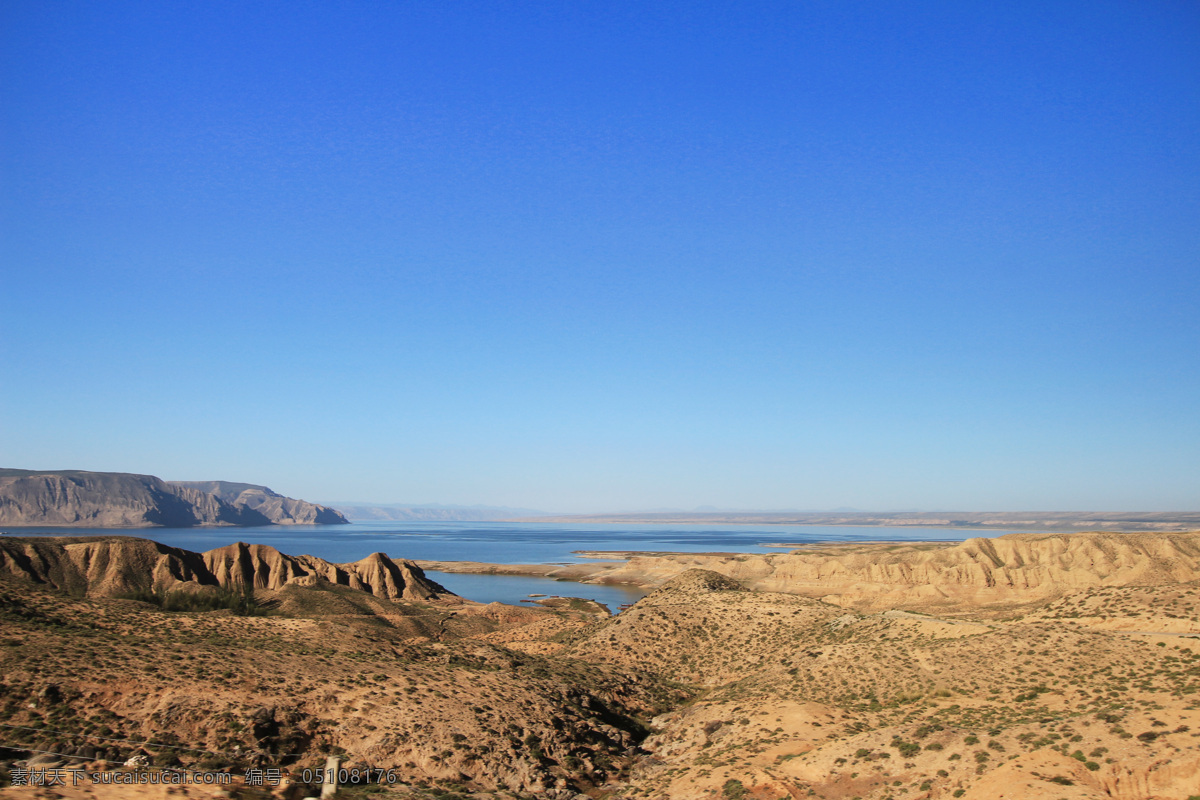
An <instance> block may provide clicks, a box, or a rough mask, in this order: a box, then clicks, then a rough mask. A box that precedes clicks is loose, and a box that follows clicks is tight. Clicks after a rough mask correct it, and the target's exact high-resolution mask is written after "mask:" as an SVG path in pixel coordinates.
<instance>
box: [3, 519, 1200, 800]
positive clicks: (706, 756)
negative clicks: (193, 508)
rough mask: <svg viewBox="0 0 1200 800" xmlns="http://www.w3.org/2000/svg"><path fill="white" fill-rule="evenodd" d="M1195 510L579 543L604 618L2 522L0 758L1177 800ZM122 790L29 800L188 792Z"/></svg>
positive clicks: (1195, 673) (1189, 786)
mask: <svg viewBox="0 0 1200 800" xmlns="http://www.w3.org/2000/svg"><path fill="white" fill-rule="evenodd" d="M1197 536H1198V535H1197V534H1191V535H1166V534H1137V535H1132V536H1128V537H1122V536H1118V535H1114V534H1107V533H1105V534H1084V535H1072V536H1063V535H1051V536H1045V537H1021V536H1016V537H1003V539H1002V540H973V541H971V542H966V543H963V544H962V545H956V546H951V547H936V548H934V547H926V546H919V545H904V546H899V547H894V546H888V545H877V546H874V547H871V546H865V545H856V546H849V547H833V548H814V549H812V550H809V551H807V552H800V553H794V554H778V555H770V556H761V557H760V556H752V557H747V559H749V560H747V561H740V560H738V557H732V556H719V555H710V556H679V555H677V556H669V557H668V556H659V557H656V558H655V559H654V560H653V561H652V565H651V566H653V569H651V568H650V566H646V565H640V566H637V565H634V561H635V560H631V561H629V562H628V563H625V564H623V565H607V566H604V567H602V570H605V571H608V572H610V573H611V572H612V571H615V570H619V569H625V570H632V569H635V568H636V569H637V570H638V571H639V574H641V575H642V576H643V578H645V577H646V576H647V575H653V576H654V579H655V580H656V581H658V588H657V589H656V590H655V591H653V592H652V593H651V594H649V595H648V596H647V597H645V598H644V599H643V600H641V601H640V602H638V603H637V604H635V605H634V606H633V607H632V608H630V609H629V610H627V611H625V612H623V613H621V614H619V615H617V616H615V617H605V616H603V615H598V614H597V613H596V611H595V609H592V608H584V607H583V605H584V604H580V607H579V608H576V607H575V605H576V604H572V603H569V602H560V603H556V604H552V605H551V606H549V607H532V608H518V607H513V606H503V605H500V604H491V605H479V604H475V603H471V602H469V601H464V600H462V599H461V598H457V597H454V596H453V595H450V594H449V593H446V592H444V590H441V587H438V586H436V584H431V583H429V582H428V581H426V580H425V579H424V576H423V575H422V573H421V572H420V569H419V568H418V567H417V566H415V565H411V564H408V563H407V562H404V561H403V560H399V559H390V558H387V557H386V556H382V555H376V556H372V557H371V558H368V559H364V560H363V561H360V562H356V563H355V564H342V565H334V564H328V563H327V562H323V561H320V560H319V559H311V558H308V557H293V556H287V555H284V554H281V553H278V552H276V551H274V550H272V549H271V548H265V547H258V546H254V545H235V546H231V547H228V548H222V549H220V550H214V551H210V552H209V553H203V554H200V553H188V552H187V551H180V550H175V549H172V548H163V547H162V546H160V545H155V544H153V543H148V542H144V541H142V540H136V539H129V538H126V537H101V538H100V539H98V540H87V539H84V538H79V539H67V540H55V541H50V540H41V541H33V542H30V541H29V540H17V539H12V540H7V541H5V540H3V539H0V542H2V543H3V548H2V549H0V553H4V554H5V555H4V556H3V558H4V560H3V561H2V562H0V565H2V568H0V634H2V635H0V676H2V677H0V723H2V724H3V726H4V727H3V728H2V729H0V730H5V731H8V733H7V734H5V735H4V737H3V740H2V741H3V743H4V744H3V747H7V748H8V749H7V750H5V749H0V763H4V764H5V765H6V766H7V769H8V770H9V773H10V774H11V773H12V771H13V770H14V769H16V768H17V767H18V766H22V765H28V764H29V763H30V762H32V763H34V764H35V765H36V764H42V765H43V766H45V765H47V764H53V765H67V764H87V765H89V767H88V768H89V769H117V770H123V769H127V770H131V771H137V770H138V769H141V770H142V771H153V770H162V769H168V768H176V769H178V768H189V769H224V770H232V771H233V772H234V773H235V774H236V775H237V776H238V778H237V780H236V782H235V785H234V786H233V787H232V788H231V789H228V790H222V791H223V795H221V796H226V797H228V796H242V797H248V798H249V797H257V798H267V797H271V798H276V800H282V798H284V797H288V798H291V797H303V796H306V795H307V794H316V793H317V787H315V786H314V785H311V784H310V785H307V786H301V785H295V786H292V787H290V788H284V787H279V788H276V789H269V788H259V787H254V786H246V785H244V781H243V779H242V778H241V776H242V775H244V774H245V771H246V770H247V769H248V768H252V767H257V766H263V767H270V766H278V767H283V768H287V769H289V770H291V771H292V772H293V774H296V775H297V776H301V775H302V774H303V769H304V768H305V767H308V768H310V770H311V769H315V768H316V767H319V766H320V765H321V764H323V763H324V759H325V757H326V756H328V755H330V754H337V755H340V756H341V757H342V758H343V759H344V761H345V764H346V765H347V766H349V767H358V768H362V767H366V766H371V767H373V768H378V769H384V770H387V771H388V772H387V773H386V774H388V775H390V777H391V779H392V781H393V782H392V783H390V784H388V783H385V784H383V785H380V784H374V785H364V786H357V787H350V788H343V789H342V790H341V792H340V793H339V796H344V797H355V798H365V797H379V798H397V799H399V798H413V799H415V798H441V799H442V800H455V798H464V797H474V798H506V800H513V799H515V798H535V797H536V798H550V799H551V800H567V799H568V798H572V799H574V800H582V798H584V797H587V798H596V799H597V800H599V799H600V798H608V800H617V799H618V798H624V799H625V800H632V798H639V800H640V799H641V798H654V800H676V799H677V798H682V799H684V800H687V799H689V798H697V799H698V800H699V799H705V800H708V799H711V800H739V799H740V800H780V798H808V797H815V798H830V800H835V799H836V800H854V798H860V799H861V800H900V798H903V799H904V800H924V799H925V798H936V799H938V800H940V799H941V798H966V799H967V800H985V799H986V800H991V798H1006V797H1007V798H1034V799H1035V800H1037V799H1042V798H1044V800H1057V799H1058V798H1097V799H1098V798H1120V799H1121V800H1141V799H1142V798H1158V799H1159V800H1189V798H1193V797H1194V796H1195V795H1197V794H1200V622H1198V620H1200V565H1198V563H1197V559H1196V553H1197V550H1196V542H1197ZM692 559H702V560H703V561H704V564H705V566H697V565H696V564H694V563H692ZM780 559H783V560H782V561H780ZM668 573H670V574H668ZM138 575H141V576H143V577H140V578H139V577H136V576H138ZM389 580H390V583H389ZM822 582H824V583H822ZM952 587H959V590H954V591H951V589H952ZM221 592H224V594H222V593H221ZM213 597H215V598H216V599H217V601H218V602H217V603H216V604H215V605H214V604H213V603H210V602H209V601H208V599H206V598H213ZM189 603H190V605H189ZM56 754H65V755H56ZM137 755H141V756H144V757H145V760H146V762H147V766H145V767H140V768H139V767H129V768H123V767H120V766H119V765H120V764H123V763H125V761H127V760H128V759H129V758H130V757H131V756H137ZM39 759H40V760H39ZM113 762H115V763H113ZM2 777H3V773H0V778H2ZM38 791H39V790H37V789H34V788H18V787H10V788H0V797H33V796H39V795H38ZM122 791H125V794H123V795H122V794H117V793H115V792H114V791H113V790H111V789H109V790H107V791H106V790H105V789H104V788H103V787H101V788H100V789H99V790H97V789H93V788H90V787H88V786H87V785H86V784H85V785H82V786H79V787H64V788H58V789H55V790H54V794H53V795H49V794H44V795H41V796H45V797H50V796H54V797H59V798H84V797H89V798H91V797H121V796H126V797H130V798H151V797H153V798H160V797H163V796H194V797H210V796H215V795H214V794H213V791H214V790H212V789H211V788H204V787H201V788H196V789H192V788H189V789H183V788H175V789H171V791H170V793H169V794H168V795H165V794H164V789H163V788H162V787H153V788H145V789H138V788H136V787H134V788H129V789H127V790H122ZM288 792H291V794H288Z"/></svg>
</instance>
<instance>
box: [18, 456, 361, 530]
mask: <svg viewBox="0 0 1200 800" xmlns="http://www.w3.org/2000/svg"><path fill="white" fill-rule="evenodd" d="M346 522H347V519H346V518H345V517H344V516H342V514H341V513H340V512H338V511H336V510H334V509H332V508H327V507H326V506H321V505H317V504H315V503H309V502H306V501H304V500H296V499H294V498H291V497H284V496H283V495H281V494H278V493H277V492H273V491H271V490H270V489H268V488H267V487H266V486H256V485H254V484H249V483H230V482H228V481H164V480H162V479H161V478H157V477H155V476H153V475H137V474H132V473H125V472H88V471H85V470H47V471H39V470H28V469H0V525H7V526H12V527H32V526H54V527H83V528H149V527H167V528H190V527H195V526H206V525H241V526H250V525H301V524H314V523H320V524H343V523H346Z"/></svg>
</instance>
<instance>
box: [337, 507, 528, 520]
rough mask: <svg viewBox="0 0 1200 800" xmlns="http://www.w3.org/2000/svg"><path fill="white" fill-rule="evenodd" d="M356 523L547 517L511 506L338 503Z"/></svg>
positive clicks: (348, 517) (347, 516) (341, 509)
mask: <svg viewBox="0 0 1200 800" xmlns="http://www.w3.org/2000/svg"><path fill="white" fill-rule="evenodd" d="M333 505H336V506H337V507H338V509H339V510H340V511H341V512H342V513H343V514H345V515H346V518H347V519H350V520H354V521H356V522H405V521H412V522H437V521H443V522H489V521H498V520H507V519H516V518H518V517H521V518H530V517H541V516H544V515H545V514H546V512H544V511H538V510H536V509H532V508H509V507H508V506H482V505H476V506H455V505H441V504H438V503H430V504H426V505H405V504H403V503H334V504H333Z"/></svg>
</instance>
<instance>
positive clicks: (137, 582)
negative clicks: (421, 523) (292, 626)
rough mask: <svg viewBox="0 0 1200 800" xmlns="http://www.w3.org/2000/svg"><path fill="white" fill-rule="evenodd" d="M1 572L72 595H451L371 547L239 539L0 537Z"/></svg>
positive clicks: (426, 598)
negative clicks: (338, 550)
mask: <svg viewBox="0 0 1200 800" xmlns="http://www.w3.org/2000/svg"><path fill="white" fill-rule="evenodd" d="M0 576H3V577H9V578H17V579H22V580H26V581H30V582H32V583H35V584H39V585H43V586H50V587H53V588H55V589H59V590H61V591H65V592H69V593H72V594H75V595H87V596H90V597H114V596H118V595H125V594H132V593H137V592H159V593H165V592H172V591H205V589H204V587H214V588H215V587H220V588H223V589H242V588H244V587H245V588H251V589H266V590H271V591H274V590H279V589H282V588H284V587H285V586H288V585H298V586H315V587H319V586H321V585H322V584H323V583H326V584H335V585H339V586H347V587H349V588H351V589H357V590H359V591H363V592H366V593H368V594H371V595H374V596H376V597H382V598H385V599H388V600H406V601H431V600H452V601H458V600H460V598H458V596H457V595H454V594H453V593H451V592H449V591H447V590H446V589H445V588H444V587H442V586H441V585H439V584H437V583H434V582H433V581H431V580H429V579H428V578H426V577H425V573H424V572H422V571H421V569H420V568H419V567H417V566H416V565H415V564H413V563H412V562H410V561H405V560H399V561H396V560H393V559H391V558H389V557H388V556H386V555H384V554H383V553H373V554H371V555H369V556H367V557H366V558H364V559H362V560H360V561H355V562H353V563H348V564H332V563H330V562H328V561H325V560H324V559H320V558H317V557H315V556H289V555H285V554H283V553H280V552H279V551H278V550H276V549H275V548H273V547H266V546H264V545H257V544H245V543H243V542H238V543H237V544H231V545H229V546H227V547H220V548H217V549H216V550H209V551H208V552H205V553H194V552H192V551H190V550H182V549H180V548H177V547H169V546H167V545H164V544H159V543H158V542H153V541H150V540H149V539H137V538H133V537H128V536H106V537H86V538H85V537H80V538H50V537H45V538H25V537H3V538H0Z"/></svg>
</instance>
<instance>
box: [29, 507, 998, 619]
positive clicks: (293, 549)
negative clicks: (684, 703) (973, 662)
mask: <svg viewBox="0 0 1200 800" xmlns="http://www.w3.org/2000/svg"><path fill="white" fill-rule="evenodd" d="M1012 532H1013V531H1000V530H989V531H976V530H963V529H957V528H918V527H904V528H879V527H848V526H847V527H843V526H820V525H711V524H703V523H701V524H689V525H681V524H663V525H651V524H638V525H617V524H598V523H574V524H566V523H551V522H355V523H351V524H349V525H290V526H289V525H269V526H264V527H259V528H232V527H229V528H131V529H118V528H20V529H16V530H13V529H10V530H9V531H8V533H9V535H15V536H45V535H60V536H105V535H108V536H112V535H121V536H138V537H141V538H144V539H153V540H154V541H157V542H161V543H163V544H167V545H171V546H172V547H179V548H183V549H185V550H195V551H199V552H203V551H205V550H212V549H214V548H217V547H223V546H225V545H227V544H233V543H234V542H251V543H254V544H265V545H270V546H271V547H274V548H276V549H277V550H279V551H281V552H283V553H288V554H291V555H300V554H309V555H314V556H318V557H320V558H323V559H325V560H327V561H332V562H335V563H344V562H348V561H357V560H359V559H360V558H363V557H365V556H368V555H370V554H371V553H375V552H382V553H386V554H387V555H389V556H391V557H393V558H411V559H428V560H436V561H483V562H489V563H497V564H564V563H571V562H577V561H580V560H583V559H581V558H580V557H579V556H577V555H576V554H575V551H580V550H639V551H669V552H677V553H704V552H730V553H768V552H774V553H779V552H784V550H783V549H780V548H778V547H770V546H769V545H772V544H775V545H779V544H799V543H805V542H846V541H852V542H853V541H859V542H871V541H890V542H911V541H961V540H963V539H966V538H969V537H972V536H1000V535H1003V534H1005V533H1012ZM430 577H431V578H433V579H434V580H436V581H437V582H438V583H441V584H442V585H443V586H445V587H446V588H447V589H449V590H450V591H452V592H455V593H456V594H460V595H462V596H463V597H467V598H469V599H471V600H478V601H480V602H491V601H493V600H498V601H500V602H504V603H514V604H515V603H518V602H520V601H521V600H522V599H525V598H526V597H527V596H528V595H529V594H533V593H537V594H546V595H556V594H557V595H566V596H570V597H586V598H589V599H593V600H597V601H599V602H601V603H604V604H605V605H607V606H608V607H609V608H611V609H612V610H614V611H615V610H616V608H617V606H619V605H621V604H623V603H630V602H633V601H635V600H637V599H638V598H639V597H641V596H642V595H643V594H644V593H643V592H641V591H640V590H635V589H629V588H621V587H614V586H591V585H589V584H585V583H575V582H570V581H555V580H552V579H548V578H526V577H517V576H507V575H452V574H447V573H442V572H438V573H431V574H430Z"/></svg>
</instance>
